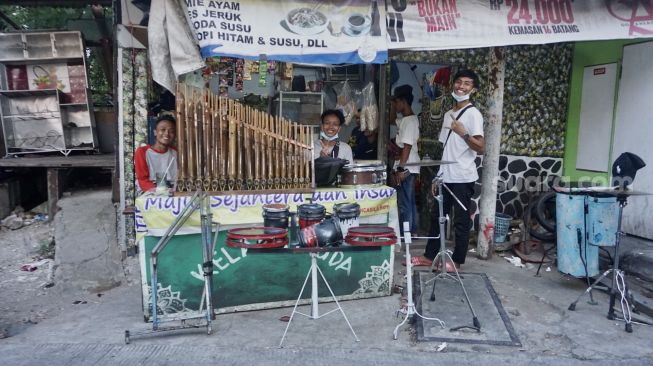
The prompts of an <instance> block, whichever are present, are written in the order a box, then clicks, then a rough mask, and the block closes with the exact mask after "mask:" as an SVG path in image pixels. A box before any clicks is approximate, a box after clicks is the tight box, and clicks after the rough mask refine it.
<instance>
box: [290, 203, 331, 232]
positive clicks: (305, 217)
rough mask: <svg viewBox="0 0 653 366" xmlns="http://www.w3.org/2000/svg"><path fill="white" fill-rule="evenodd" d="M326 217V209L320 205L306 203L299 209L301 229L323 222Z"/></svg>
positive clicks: (298, 215)
mask: <svg viewBox="0 0 653 366" xmlns="http://www.w3.org/2000/svg"><path fill="white" fill-rule="evenodd" d="M325 215H326V208H325V207H324V206H322V205H320V204H318V203H305V204H303V205H299V206H298V207H297V217H298V218H299V228H300V229H303V228H306V227H309V226H311V225H313V224H317V223H319V222H321V221H322V220H323V219H324V216H325Z"/></svg>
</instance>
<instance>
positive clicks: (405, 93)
mask: <svg viewBox="0 0 653 366" xmlns="http://www.w3.org/2000/svg"><path fill="white" fill-rule="evenodd" d="M392 99H403V100H405V101H406V102H408V104H412V103H413V87H412V86H410V85H408V84H404V85H399V86H398V87H396V88H395V90H394V93H392Z"/></svg>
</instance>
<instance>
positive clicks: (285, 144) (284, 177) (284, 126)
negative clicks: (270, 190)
mask: <svg viewBox="0 0 653 366" xmlns="http://www.w3.org/2000/svg"><path fill="white" fill-rule="evenodd" d="M279 122H280V124H281V137H282V138H283V139H282V140H281V147H282V153H281V187H282V188H288V186H289V185H288V183H290V181H289V179H290V174H288V170H289V169H290V165H289V164H288V150H289V147H290V146H289V141H290V139H289V136H288V121H287V120H286V119H283V118H281V119H280V120H279Z"/></svg>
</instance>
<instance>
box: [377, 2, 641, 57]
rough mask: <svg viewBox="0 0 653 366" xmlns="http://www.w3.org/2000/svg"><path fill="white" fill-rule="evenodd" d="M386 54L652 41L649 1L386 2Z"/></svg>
mask: <svg viewBox="0 0 653 366" xmlns="http://www.w3.org/2000/svg"><path fill="white" fill-rule="evenodd" d="M386 11H387V15H386V16H387V33H388V43H389V45H388V48H390V49H429V50H437V49H455V48H475V47H490V46H505V45H513V44H544V43H555V42H570V41H587V40H601V39H625V38H646V37H653V2H652V1H650V0H633V1H618V0H582V1H579V0H577V1H573V0H415V1H407V0H387V1H386Z"/></svg>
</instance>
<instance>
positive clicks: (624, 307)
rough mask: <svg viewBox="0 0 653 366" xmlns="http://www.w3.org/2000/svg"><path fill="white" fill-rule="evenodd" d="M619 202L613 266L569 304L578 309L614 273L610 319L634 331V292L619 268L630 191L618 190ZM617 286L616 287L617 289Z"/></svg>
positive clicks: (571, 307)
mask: <svg viewBox="0 0 653 366" xmlns="http://www.w3.org/2000/svg"><path fill="white" fill-rule="evenodd" d="M616 195H617V202H619V216H618V219H617V220H618V221H617V232H616V234H615V235H616V238H615V239H616V240H615V246H614V260H613V263H612V268H610V269H608V270H607V271H605V272H603V274H601V276H600V277H599V278H597V279H596V280H595V281H594V282H593V283H592V284H591V285H590V286H589V287H588V288H587V289H586V290H585V291H584V292H583V293H581V294H580V295H579V296H578V298H577V299H576V300H575V301H574V302H572V303H571V304H570V305H569V308H568V309H569V310H571V311H574V310H576V304H577V303H578V301H579V300H580V299H581V298H582V297H583V295H585V294H588V293H589V294H590V298H591V296H592V290H593V289H594V288H595V287H596V286H597V285H598V284H599V283H601V280H603V279H604V278H605V277H607V276H608V275H609V274H610V273H612V285H611V286H610V306H609V308H608V316H607V317H608V319H610V320H621V321H624V322H625V323H626V325H625V331H626V332H628V333H632V332H633V325H632V323H633V318H632V314H631V310H630V309H631V307H632V306H633V304H631V303H629V302H628V298H629V297H630V298H631V301H632V294H631V293H630V291H629V290H628V285H627V284H626V278H625V273H624V271H622V270H621V269H620V268H619V242H620V241H621V237H622V236H623V235H624V233H623V232H622V231H621V219H622V213H623V209H624V207H626V205H627V204H628V195H629V193H628V192H627V191H621V192H618V193H617V194H616ZM615 287H616V289H615ZM617 293H619V295H620V299H619V302H620V305H621V317H619V316H617V315H616V314H615V309H614V307H615V302H616V299H617ZM634 321H635V322H637V323H641V324H647V325H651V324H650V323H648V322H645V321H643V320H638V319H634Z"/></svg>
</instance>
